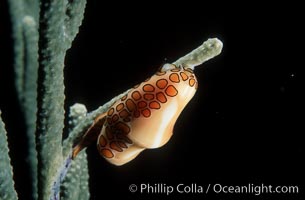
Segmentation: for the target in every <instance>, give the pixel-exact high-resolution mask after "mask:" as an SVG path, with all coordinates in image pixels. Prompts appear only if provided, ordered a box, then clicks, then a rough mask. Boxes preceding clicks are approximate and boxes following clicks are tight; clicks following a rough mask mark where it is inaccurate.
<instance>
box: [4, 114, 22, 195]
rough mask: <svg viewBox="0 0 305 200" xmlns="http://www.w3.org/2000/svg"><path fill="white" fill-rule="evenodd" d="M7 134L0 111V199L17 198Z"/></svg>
mask: <svg viewBox="0 0 305 200" xmlns="http://www.w3.org/2000/svg"><path fill="white" fill-rule="evenodd" d="M8 153H9V150H8V144H7V136H6V131H5V128H4V123H3V122H2V118H1V111H0V199H1V200H17V199H18V197H17V193H16V191H15V188H14V181H13V171H12V166H11V163H10V162H11V161H10V157H9V154H8Z"/></svg>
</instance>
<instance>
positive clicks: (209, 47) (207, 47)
mask: <svg viewBox="0 0 305 200" xmlns="http://www.w3.org/2000/svg"><path fill="white" fill-rule="evenodd" d="M221 50H222V42H221V41H220V40H219V39H217V38H212V39H208V40H207V41H205V42H204V43H203V44H202V45H201V46H199V47H198V48H196V49H195V50H193V51H192V52H190V53H189V54H187V55H185V56H183V57H181V58H179V59H178V60H177V61H176V62H174V63H173V64H174V65H177V66H185V67H187V68H191V69H194V68H195V67H196V66H198V65H201V64H202V63H204V62H206V61H207V60H210V59H211V58H214V57H215V56H217V55H218V54H220V52H221Z"/></svg>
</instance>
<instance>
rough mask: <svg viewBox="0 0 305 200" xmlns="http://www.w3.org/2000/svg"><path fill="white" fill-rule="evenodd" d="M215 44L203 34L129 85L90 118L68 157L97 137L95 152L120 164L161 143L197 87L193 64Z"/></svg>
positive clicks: (212, 50)
mask: <svg viewBox="0 0 305 200" xmlns="http://www.w3.org/2000/svg"><path fill="white" fill-rule="evenodd" d="M221 49H222V43H221V41H219V40H218V39H216V38H214V39H209V40H207V41H206V42H205V43H203V44H202V45H201V46H200V47H198V48H197V49H195V50H194V51H192V52H191V53H189V54H188V55H186V56H184V57H182V58H180V59H179V60H177V61H176V62H174V63H173V64H165V65H163V66H162V67H161V68H160V69H159V70H158V71H157V72H156V73H155V74H154V75H153V76H152V77H150V78H149V79H146V80H145V81H144V82H142V83H140V84H138V85H136V86H134V87H133V88H131V89H130V90H129V91H128V92H127V93H126V95H124V96H123V97H122V98H120V99H119V100H117V101H116V102H115V103H114V104H113V105H112V106H110V108H109V109H108V111H107V112H105V113H103V114H101V115H99V116H98V117H97V118H96V119H95V121H94V123H93V124H92V125H91V127H90V128H89V129H88V130H87V132H86V133H85V134H84V135H83V137H82V139H81V140H80V142H79V143H78V144H76V146H75V147H74V148H73V153H72V157H73V158H75V157H76V155H77V154H78V152H79V151H81V150H82V149H83V148H85V147H86V146H88V145H89V144H90V143H91V142H93V141H96V140H97V148H98V151H99V153H100V155H101V156H103V157H104V158H105V159H106V160H108V161H109V162H110V163H112V164H115V165H123V164H125V163H127V162H129V161H131V160H132V159H134V158H135V157H136V156H137V155H138V154H139V153H140V152H142V151H143V150H144V149H150V148H158V147H161V146H162V145H164V144H165V143H167V142H168V140H169V139H170V137H171V136H172V132H173V127H174V125H175V122H176V120H177V118H178V117H179V115H180V113H181V112H182V110H183V109H184V107H185V106H186V105H187V103H188V102H189V101H190V100H191V99H192V97H193V96H194V94H195V92H196V90H197V87H198V82H197V79H196V76H195V74H194V71H193V70H194V68H195V67H196V66H198V65H200V64H202V63H203V62H205V61H206V60H209V59H210V58H213V57H214V56H216V55H218V54H219V53H220V52H221Z"/></svg>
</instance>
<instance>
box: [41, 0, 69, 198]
mask: <svg viewBox="0 0 305 200" xmlns="http://www.w3.org/2000/svg"><path fill="white" fill-rule="evenodd" d="M41 6H42V7H41V19H40V21H41V23H40V45H39V56H40V58H39V64H40V66H39V78H38V118H37V119H38V120H37V125H38V127H37V149H38V168H39V174H38V192H39V193H38V194H39V200H49V199H50V196H51V188H52V185H53V182H54V180H55V179H56V177H57V173H58V170H59V169H60V167H61V164H62V160H63V158H62V145H61V142H62V141H61V140H62V132H63V128H64V99H65V96H64V74H63V73H64V72H63V70H64V57H65V53H66V46H65V45H64V44H65V37H64V30H63V25H64V19H65V12H66V2H65V1H52V0H50V1H43V2H42V5H41Z"/></svg>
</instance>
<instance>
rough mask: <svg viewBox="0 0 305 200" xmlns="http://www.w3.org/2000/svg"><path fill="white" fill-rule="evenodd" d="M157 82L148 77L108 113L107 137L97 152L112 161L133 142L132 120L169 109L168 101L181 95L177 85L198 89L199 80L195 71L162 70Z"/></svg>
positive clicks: (159, 72)
mask: <svg viewBox="0 0 305 200" xmlns="http://www.w3.org/2000/svg"><path fill="white" fill-rule="evenodd" d="M155 75H156V76H157V77H160V78H158V79H157V81H152V80H151V78H148V79H146V80H145V81H144V83H142V84H138V85H136V86H134V87H133V89H132V90H131V91H130V92H129V93H128V94H126V95H124V96H123V97H122V98H121V99H120V100H119V101H118V102H115V103H114V104H113V105H112V107H111V108H110V109H109V110H108V112H107V116H106V121H105V124H104V126H105V129H106V130H105V135H100V137H99V139H98V149H99V152H100V154H101V155H102V156H104V157H105V158H113V157H114V156H115V154H116V153H118V152H123V151H124V149H127V148H128V147H129V146H130V145H132V144H133V142H132V141H131V140H130V139H129V137H128V134H129V133H130V132H131V131H132V127H131V125H130V123H131V122H132V120H133V119H136V118H139V117H144V118H149V117H150V116H151V115H153V112H158V111H157V110H158V109H160V108H161V107H162V106H166V103H167V101H168V99H170V98H174V97H175V96H177V95H178V94H179V91H178V89H177V88H176V87H175V85H176V84H180V83H186V84H188V85H189V86H190V87H195V89H197V86H198V84H197V81H196V79H195V76H194V75H193V70H191V69H185V68H179V67H176V68H174V69H171V70H169V71H165V72H163V71H161V70H159V71H158V72H157V73H156V74H155Z"/></svg>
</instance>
